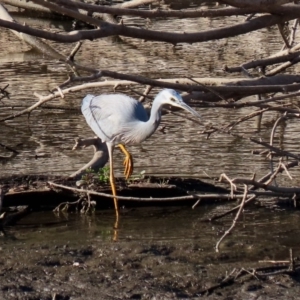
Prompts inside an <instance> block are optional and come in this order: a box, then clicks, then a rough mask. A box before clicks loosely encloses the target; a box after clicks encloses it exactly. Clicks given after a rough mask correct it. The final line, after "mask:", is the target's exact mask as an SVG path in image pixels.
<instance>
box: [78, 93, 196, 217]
mask: <svg viewBox="0 0 300 300" xmlns="http://www.w3.org/2000/svg"><path fill="white" fill-rule="evenodd" d="M165 104H169V105H172V106H176V107H181V108H183V109H185V110H187V111H189V112H191V113H192V114H193V115H195V116H197V117H200V116H199V115H198V113H197V112H196V111H194V110H193V109H192V108H190V107H189V106H188V105H187V104H185V103H184V102H183V100H182V98H181V96H180V95H179V94H178V93H177V92H176V91H174V90H170V89H165V90H162V91H161V92H160V93H158V94H157V96H156V97H155V99H154V101H153V104H152V108H151V113H150V117H149V116H148V114H147V112H146V110H145V108H144V107H143V105H142V104H141V103H140V102H138V101H137V100H135V99H133V98H131V97H128V96H126V95H123V94H103V95H100V96H93V95H87V96H86V97H85V98H84V99H83V101H82V106H81V111H82V113H83V115H84V117H85V119H86V121H87V123H88V124H89V125H90V127H91V128H92V130H93V131H94V132H95V134H96V135H97V136H98V137H99V138H100V139H101V140H102V142H105V143H106V144H107V149H108V152H109V158H110V160H109V161H110V183H111V187H112V192H113V195H114V196H116V188H115V182H114V174H113V150H114V147H115V146H117V145H118V146H119V147H120V148H121V150H122V151H123V153H124V154H125V156H126V158H125V161H124V165H125V172H124V173H125V176H126V178H128V177H129V176H131V174H132V171H133V162H132V157H131V154H130V153H129V152H128V151H127V149H126V148H125V145H131V144H139V143H142V142H143V141H144V140H146V139H147V138H149V137H150V136H151V135H152V134H153V133H154V132H155V130H156V129H157V127H158V125H159V123H160V120H161V109H162V106H163V105H165ZM114 201H115V208H116V214H117V217H118V205H117V200H116V198H115V199H114Z"/></svg>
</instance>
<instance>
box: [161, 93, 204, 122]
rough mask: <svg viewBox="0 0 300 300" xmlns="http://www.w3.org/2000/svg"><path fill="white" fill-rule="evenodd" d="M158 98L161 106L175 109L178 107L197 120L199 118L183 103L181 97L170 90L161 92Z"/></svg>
mask: <svg viewBox="0 0 300 300" xmlns="http://www.w3.org/2000/svg"><path fill="white" fill-rule="evenodd" d="M159 97H160V98H161V103H162V105H171V106H175V107H180V108H182V109H184V110H186V111H188V112H190V113H191V114H193V115H194V116H196V117H198V118H200V117H201V116H200V115H199V114H198V113H197V112H196V111H195V110H193V109H192V108H191V107H189V106H188V105H187V104H186V103H185V102H184V101H183V99H182V97H181V95H180V94H179V93H178V92H176V91H175V90H172V89H165V90H162V91H161V92H160V93H159Z"/></svg>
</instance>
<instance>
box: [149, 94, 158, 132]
mask: <svg viewBox="0 0 300 300" xmlns="http://www.w3.org/2000/svg"><path fill="white" fill-rule="evenodd" d="M161 108H162V103H161V101H160V99H159V98H157V97H156V98H155V99H154V101H153V103H152V107H151V113H150V118H149V120H148V122H147V123H148V125H150V126H151V125H152V126H154V127H155V129H154V131H155V130H156V128H157V127H158V125H159V123H160V120H161Z"/></svg>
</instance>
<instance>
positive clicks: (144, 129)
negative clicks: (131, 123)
mask: <svg viewBox="0 0 300 300" xmlns="http://www.w3.org/2000/svg"><path fill="white" fill-rule="evenodd" d="M161 107H162V104H161V101H160V99H159V98H158V99H157V98H155V99H154V101H153V104H152V108H151V113H150V117H149V119H148V121H146V122H138V124H136V126H135V129H134V131H135V136H136V137H138V138H136V142H138V143H141V142H143V141H144V140H146V139H147V138H149V137H150V136H151V135H152V134H153V133H154V132H155V130H156V129H157V127H158V125H159V123H160V119H161Z"/></svg>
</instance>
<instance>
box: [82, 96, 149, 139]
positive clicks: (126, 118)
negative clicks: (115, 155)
mask: <svg viewBox="0 0 300 300" xmlns="http://www.w3.org/2000/svg"><path fill="white" fill-rule="evenodd" d="M81 111H82V114H83V115H84V117H85V119H86V122H87V123H88V125H89V126H90V127H91V128H92V130H93V131H94V132H95V133H96V135H97V136H98V137H99V138H100V139H101V140H102V141H103V142H109V141H116V142H120V141H125V140H126V135H127V134H130V131H132V130H133V129H134V125H135V124H136V122H145V121H147V120H148V116H147V113H146V111H145V109H144V107H143V105H142V104H140V103H139V102H138V101H136V100H134V99H133V98H130V97H128V96H126V95H123V94H109V95H107V94H103V95H100V96H93V95H87V96H86V97H85V98H84V99H83V101H82V105H81Z"/></svg>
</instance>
